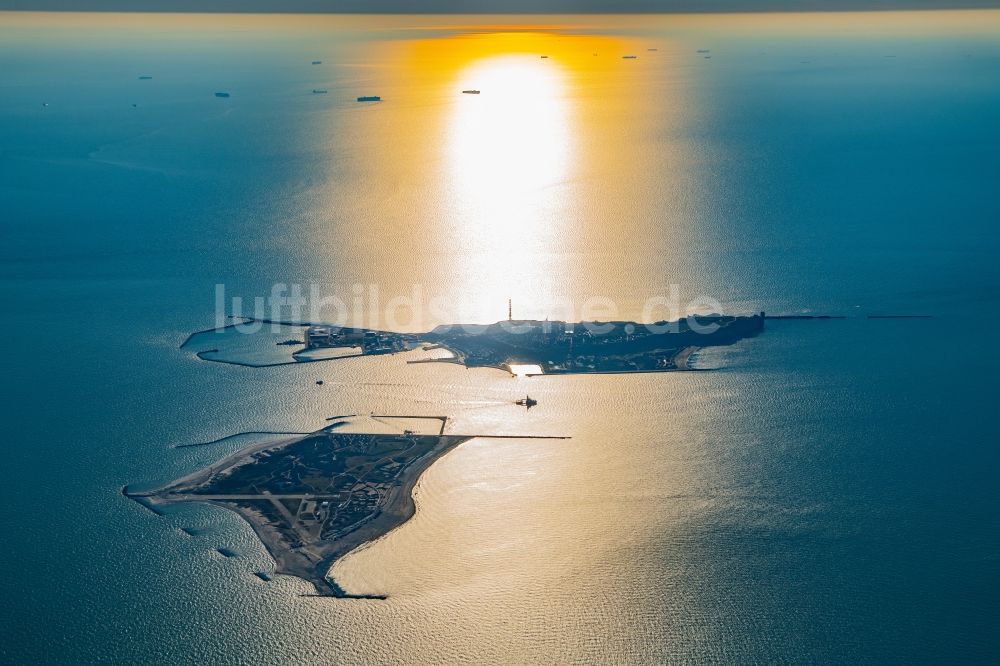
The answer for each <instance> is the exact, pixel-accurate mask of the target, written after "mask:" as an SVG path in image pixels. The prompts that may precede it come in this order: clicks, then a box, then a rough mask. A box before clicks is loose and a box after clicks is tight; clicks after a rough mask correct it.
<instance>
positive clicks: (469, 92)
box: [462, 90, 479, 95]
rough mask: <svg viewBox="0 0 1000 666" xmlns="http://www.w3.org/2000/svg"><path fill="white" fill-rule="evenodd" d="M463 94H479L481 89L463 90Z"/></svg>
mask: <svg viewBox="0 0 1000 666" xmlns="http://www.w3.org/2000/svg"><path fill="white" fill-rule="evenodd" d="M462 94H463V95H478V94H479V91H478V90H463V91H462Z"/></svg>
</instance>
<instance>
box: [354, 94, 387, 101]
mask: <svg viewBox="0 0 1000 666" xmlns="http://www.w3.org/2000/svg"><path fill="white" fill-rule="evenodd" d="M358 101H359V102H381V101H382V98H381V97H379V96H378V95H362V96H361V97H359V98H358Z"/></svg>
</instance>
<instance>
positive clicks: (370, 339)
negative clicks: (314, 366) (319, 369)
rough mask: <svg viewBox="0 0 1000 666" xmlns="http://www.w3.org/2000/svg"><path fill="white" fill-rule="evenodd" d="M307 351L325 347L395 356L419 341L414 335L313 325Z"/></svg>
mask: <svg viewBox="0 0 1000 666" xmlns="http://www.w3.org/2000/svg"><path fill="white" fill-rule="evenodd" d="M303 342H304V343H305V346H306V349H321V348H324V347H356V348H359V349H361V351H362V353H364V354H371V355H374V354H395V353H396V352H401V351H406V350H408V349H412V348H413V346H414V345H415V344H417V341H416V340H414V337H413V336H412V335H406V334H403V333H390V332H388V331H373V330H370V329H365V328H346V327H339V326H327V325H325V324H321V325H312V326H309V327H307V328H306V331H305V338H304V340H303Z"/></svg>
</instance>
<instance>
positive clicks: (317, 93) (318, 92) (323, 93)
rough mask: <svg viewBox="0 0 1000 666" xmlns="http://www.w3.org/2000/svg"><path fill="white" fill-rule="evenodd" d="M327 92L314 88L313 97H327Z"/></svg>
mask: <svg viewBox="0 0 1000 666" xmlns="http://www.w3.org/2000/svg"><path fill="white" fill-rule="evenodd" d="M325 94H326V91H325V90H322V89H320V88H313V95H325Z"/></svg>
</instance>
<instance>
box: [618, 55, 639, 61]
mask: <svg viewBox="0 0 1000 666" xmlns="http://www.w3.org/2000/svg"><path fill="white" fill-rule="evenodd" d="M638 57H639V56H633V55H627V56H622V60H635V59H636V58H638Z"/></svg>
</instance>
